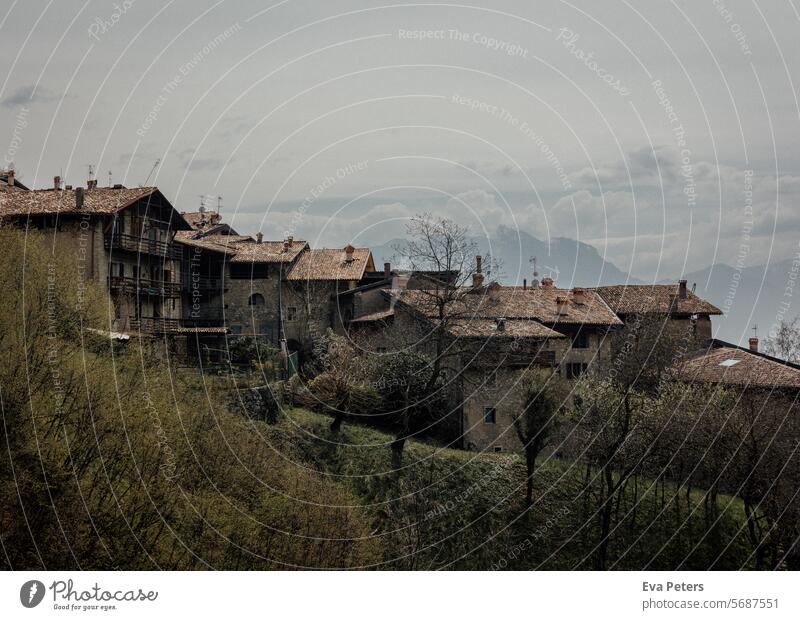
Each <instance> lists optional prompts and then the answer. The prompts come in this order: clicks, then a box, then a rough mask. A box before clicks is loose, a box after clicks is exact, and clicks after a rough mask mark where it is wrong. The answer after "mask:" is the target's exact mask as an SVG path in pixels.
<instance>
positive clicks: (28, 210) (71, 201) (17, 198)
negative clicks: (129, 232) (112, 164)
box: [0, 187, 186, 227]
mask: <svg viewBox="0 0 800 620" xmlns="http://www.w3.org/2000/svg"><path fill="white" fill-rule="evenodd" d="M156 192H158V188H156V187H133V188H121V189H115V188H111V187H98V188H95V189H84V190H83V196H84V198H83V206H82V207H81V208H80V209H78V208H77V207H76V203H75V194H76V190H74V189H64V190H56V189H37V190H32V191H27V192H26V191H22V192H0V217H20V216H27V215H28V214H30V215H47V214H56V213H59V214H65V213H92V214H109V215H110V214H114V213H116V212H117V211H119V210H121V209H124V208H125V207H128V206H130V205H132V204H133V203H134V202H136V201H138V200H141V199H142V198H146V197H148V196H152V195H154V194H155V193H156ZM159 193H160V192H159ZM164 200H165V201H166V199H164ZM178 219H180V218H178ZM185 226H186V224H185V223H184V227H185Z"/></svg>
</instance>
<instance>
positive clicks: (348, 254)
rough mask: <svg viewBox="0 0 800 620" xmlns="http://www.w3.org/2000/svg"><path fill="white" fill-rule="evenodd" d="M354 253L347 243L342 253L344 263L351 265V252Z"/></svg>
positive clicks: (353, 249)
mask: <svg viewBox="0 0 800 620" xmlns="http://www.w3.org/2000/svg"><path fill="white" fill-rule="evenodd" d="M289 238H290V239H291V237H289ZM289 244H290V245H291V242H289ZM355 251H356V249H355V248H354V247H353V246H352V245H350V244H349V243H348V244H347V247H345V249H344V253H345V259H344V260H345V261H346V262H348V263H352V262H353V252H355Z"/></svg>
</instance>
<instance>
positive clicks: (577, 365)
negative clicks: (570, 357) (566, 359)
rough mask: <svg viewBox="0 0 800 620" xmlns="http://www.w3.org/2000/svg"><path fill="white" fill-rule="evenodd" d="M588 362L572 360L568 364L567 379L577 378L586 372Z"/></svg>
mask: <svg viewBox="0 0 800 620" xmlns="http://www.w3.org/2000/svg"><path fill="white" fill-rule="evenodd" d="M586 368H587V364H584V363H582V362H572V363H569V364H567V379H577V378H578V377H580V376H581V375H582V374H583V373H584V372H586Z"/></svg>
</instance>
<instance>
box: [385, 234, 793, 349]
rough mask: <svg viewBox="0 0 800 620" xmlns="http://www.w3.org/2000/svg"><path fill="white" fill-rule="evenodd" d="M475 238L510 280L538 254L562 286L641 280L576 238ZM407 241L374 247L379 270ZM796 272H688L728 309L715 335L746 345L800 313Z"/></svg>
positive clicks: (718, 268)
mask: <svg viewBox="0 0 800 620" xmlns="http://www.w3.org/2000/svg"><path fill="white" fill-rule="evenodd" d="M475 241H476V243H477V244H478V246H479V247H480V248H481V251H482V252H483V253H484V254H489V253H491V254H492V255H493V256H494V257H496V258H497V259H499V260H500V262H501V266H502V268H501V273H500V277H499V278H498V279H499V280H500V281H501V282H503V283H506V284H522V280H523V278H526V279H527V280H528V281H529V282H530V279H531V265H530V258H531V257H533V256H535V257H536V258H537V266H538V271H539V277H540V278H542V277H545V276H548V275H549V276H551V277H552V278H553V279H555V280H556V282H557V283H558V285H559V286H562V287H570V286H598V285H606V284H624V283H629V284H643V282H642V281H641V280H638V279H637V278H634V277H632V276H629V275H628V274H627V273H625V272H624V271H622V270H620V269H618V268H617V267H616V265H614V264H613V263H611V262H609V261H607V260H603V258H602V256H601V255H600V253H599V252H598V251H597V249H595V248H594V247H593V246H591V245H588V244H586V243H581V242H579V241H575V240H574V239H566V238H563V237H559V238H555V239H553V240H552V241H551V242H550V244H549V246H548V243H547V242H546V241H542V240H541V239H537V238H536V237H533V236H531V235H529V234H527V233H525V232H518V231H515V230H511V229H508V228H502V227H501V228H499V229H498V231H497V232H496V233H495V234H494V235H492V236H491V237H490V238H489V239H488V240H487V239H485V238H481V239H478V238H476V239H475ZM403 243H405V242H404V241H403V240H402V239H394V240H392V241H388V242H386V243H383V244H380V245H373V246H372V253H373V256H374V257H375V263H376V266H377V267H378V269H380V268H381V267H382V265H383V263H384V262H385V261H391V260H392V258H393V256H394V254H395V250H394V246H395V245H397V244H403ZM798 275H800V261H798V262H793V259H787V260H785V261H782V262H778V263H775V264H774V265H771V266H769V267H766V266H764V265H756V266H750V267H745V268H742V269H738V270H737V269H736V268H734V267H731V266H730V265H724V264H716V265H712V266H710V267H706V268H705V269H701V270H698V271H694V272H691V273H688V274H686V276H685V277H686V279H687V280H688V282H689V286H696V293H697V294H698V295H700V296H701V297H703V298H705V299H707V300H709V301H710V302H711V303H713V304H715V305H716V306H717V307H718V308H720V309H721V310H722V311H723V312H724V313H725V315H724V316H721V317H715V318H714V320H713V322H714V334H715V336H716V337H718V338H722V339H723V340H728V341H730V342H733V343H738V344H746V343H747V339H748V338H749V337H750V336H752V335H753V331H752V327H753V325H756V324H757V325H758V336H759V338H761V341H762V343H763V341H764V340H765V339H766V338H767V337H768V335H769V332H770V330H771V329H772V328H773V326H774V325H775V324H776V323H777V322H778V321H780V319H781V318H785V319H787V320H790V319H792V318H793V317H795V316H797V315H798V314H800V284H798V289H797V295H798V299H797V300H794V299H793V293H794V291H795V288H794V283H795V282H796V279H797V278H798ZM674 281H675V280H663V281H662V282H663V283H668V282H674Z"/></svg>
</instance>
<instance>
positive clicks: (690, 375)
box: [676, 340, 800, 389]
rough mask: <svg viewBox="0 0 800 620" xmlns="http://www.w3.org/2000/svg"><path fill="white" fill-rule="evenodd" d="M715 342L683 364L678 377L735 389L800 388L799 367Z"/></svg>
mask: <svg viewBox="0 0 800 620" xmlns="http://www.w3.org/2000/svg"><path fill="white" fill-rule="evenodd" d="M712 342H713V344H712V347H711V348H709V349H707V350H703V351H701V352H699V353H697V354H695V355H694V356H692V357H690V358H689V359H686V360H683V361H682V362H680V364H679V366H678V368H677V369H676V372H677V375H678V377H679V378H681V379H683V380H684V381H703V382H708V383H721V384H724V385H730V386H734V387H750V388H767V389H800V368H797V367H796V366H795V365H793V364H789V363H786V362H784V361H783V360H779V359H776V358H773V357H771V356H769V355H764V354H763V353H753V352H751V351H748V350H746V349H742V348H740V347H737V346H735V345H732V344H729V343H725V342H722V341H719V340H715V341H712Z"/></svg>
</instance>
